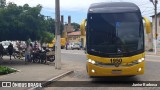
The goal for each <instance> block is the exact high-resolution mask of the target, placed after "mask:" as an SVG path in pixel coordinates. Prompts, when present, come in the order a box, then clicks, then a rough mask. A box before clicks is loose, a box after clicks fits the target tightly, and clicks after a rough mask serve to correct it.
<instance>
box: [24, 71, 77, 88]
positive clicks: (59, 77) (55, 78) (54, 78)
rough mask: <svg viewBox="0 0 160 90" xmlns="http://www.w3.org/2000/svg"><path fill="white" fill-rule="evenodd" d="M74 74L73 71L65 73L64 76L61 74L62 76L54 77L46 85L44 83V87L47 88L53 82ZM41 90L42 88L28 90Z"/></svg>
mask: <svg viewBox="0 0 160 90" xmlns="http://www.w3.org/2000/svg"><path fill="white" fill-rule="evenodd" d="M72 73H74V71H73V70H71V71H68V72H65V73H63V74H60V75H58V76H56V77H53V78H51V79H49V80H47V81H45V82H44V83H42V86H43V87H45V86H47V85H49V84H51V83H52V82H53V81H58V80H59V79H61V78H63V77H65V76H67V75H69V74H72ZM40 89H41V87H33V88H30V89H27V90H40Z"/></svg>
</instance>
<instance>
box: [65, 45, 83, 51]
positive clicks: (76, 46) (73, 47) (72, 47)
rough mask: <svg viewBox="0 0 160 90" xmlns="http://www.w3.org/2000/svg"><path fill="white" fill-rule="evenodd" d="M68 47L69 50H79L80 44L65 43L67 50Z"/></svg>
mask: <svg viewBox="0 0 160 90" xmlns="http://www.w3.org/2000/svg"><path fill="white" fill-rule="evenodd" d="M68 49H71V50H74V49H78V50H80V49H81V47H80V45H79V44H78V43H69V44H68V45H67V48H66V50H68Z"/></svg>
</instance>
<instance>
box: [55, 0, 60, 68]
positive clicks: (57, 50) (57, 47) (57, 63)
mask: <svg viewBox="0 0 160 90" xmlns="http://www.w3.org/2000/svg"><path fill="white" fill-rule="evenodd" d="M55 11H56V13H55V14H56V15H55V18H56V19H55V22H56V23H55V26H56V30H55V34H56V35H55V36H56V44H55V59H56V60H55V68H56V69H59V70H60V69H61V44H60V38H61V36H60V2H59V0H55Z"/></svg>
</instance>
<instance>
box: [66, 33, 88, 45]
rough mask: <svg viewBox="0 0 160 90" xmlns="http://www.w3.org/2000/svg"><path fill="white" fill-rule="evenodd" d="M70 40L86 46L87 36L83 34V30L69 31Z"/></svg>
mask: <svg viewBox="0 0 160 90" xmlns="http://www.w3.org/2000/svg"><path fill="white" fill-rule="evenodd" d="M68 42H69V43H80V45H81V46H82V47H83V48H84V47H85V46H86V36H82V35H81V31H73V32H70V33H68Z"/></svg>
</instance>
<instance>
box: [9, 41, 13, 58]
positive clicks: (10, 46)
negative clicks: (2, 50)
mask: <svg viewBox="0 0 160 90" xmlns="http://www.w3.org/2000/svg"><path fill="white" fill-rule="evenodd" d="M8 53H9V55H10V60H11V56H12V54H13V45H12V43H10V45H9V46H8Z"/></svg>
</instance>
